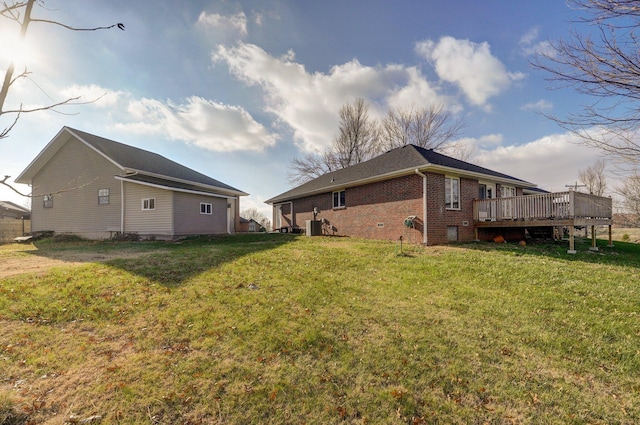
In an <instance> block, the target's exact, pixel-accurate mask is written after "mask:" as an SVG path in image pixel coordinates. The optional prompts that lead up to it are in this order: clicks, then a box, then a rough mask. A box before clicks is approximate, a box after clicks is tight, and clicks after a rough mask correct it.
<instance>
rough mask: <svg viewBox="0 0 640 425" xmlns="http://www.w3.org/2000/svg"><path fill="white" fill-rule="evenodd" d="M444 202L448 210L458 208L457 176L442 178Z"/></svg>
mask: <svg viewBox="0 0 640 425" xmlns="http://www.w3.org/2000/svg"><path fill="white" fill-rule="evenodd" d="M444 203H445V208H447V209H450V210H459V209H460V179H459V178H457V177H445V178H444Z"/></svg>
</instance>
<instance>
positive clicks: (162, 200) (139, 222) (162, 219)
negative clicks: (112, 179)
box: [124, 182, 173, 236]
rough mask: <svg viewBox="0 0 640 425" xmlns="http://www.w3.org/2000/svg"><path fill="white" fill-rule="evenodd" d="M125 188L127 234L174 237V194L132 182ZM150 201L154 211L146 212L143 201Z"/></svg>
mask: <svg viewBox="0 0 640 425" xmlns="http://www.w3.org/2000/svg"><path fill="white" fill-rule="evenodd" d="M124 188H125V189H124V193H125V219H124V228H125V232H126V233H137V234H139V235H141V236H145V235H156V236H171V235H173V207H172V205H173V192H171V191H170V190H164V189H159V188H155V187H150V186H145V185H141V184H135V183H130V182H125V184H124ZM150 199H153V200H154V201H153V204H154V205H153V206H154V209H148V210H144V209H143V208H144V202H143V200H147V201H148V200H150ZM148 206H150V205H148Z"/></svg>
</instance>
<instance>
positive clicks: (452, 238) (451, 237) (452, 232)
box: [447, 226, 458, 242]
mask: <svg viewBox="0 0 640 425" xmlns="http://www.w3.org/2000/svg"><path fill="white" fill-rule="evenodd" d="M447 241H449V242H457V241H458V226H447Z"/></svg>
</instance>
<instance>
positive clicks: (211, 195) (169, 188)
mask: <svg viewBox="0 0 640 425" xmlns="http://www.w3.org/2000/svg"><path fill="white" fill-rule="evenodd" d="M115 178H116V180H122V181H124V182H127V183H133V184H139V185H141V186H149V187H155V188H156V189H163V190H169V191H172V192H182V193H191V194H194V195H203V196H209V197H212V198H225V199H237V198H238V197H237V196H232V195H221V194H219V193H210V192H200V191H197V190H189V189H180V188H177V187H171V186H163V185H160V184H155V183H147V182H141V181H138V180H131V179H128V178H126V177H121V176H115Z"/></svg>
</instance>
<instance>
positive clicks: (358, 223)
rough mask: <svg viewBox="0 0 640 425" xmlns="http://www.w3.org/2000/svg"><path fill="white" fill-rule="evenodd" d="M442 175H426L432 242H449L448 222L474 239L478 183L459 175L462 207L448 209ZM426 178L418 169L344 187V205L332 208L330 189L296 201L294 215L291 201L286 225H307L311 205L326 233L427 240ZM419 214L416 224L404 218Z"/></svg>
mask: <svg viewBox="0 0 640 425" xmlns="http://www.w3.org/2000/svg"><path fill="white" fill-rule="evenodd" d="M444 182H445V176H444V174H435V173H428V174H427V193H428V201H427V206H428V210H427V216H428V223H427V236H428V244H429V245H439V244H445V243H447V242H448V239H447V230H448V227H449V226H452V227H456V228H457V232H458V240H459V241H473V240H474V238H475V235H474V231H473V199H474V198H476V197H477V196H478V182H477V181H476V180H471V179H464V178H461V179H460V198H461V208H460V210H447V209H445V204H444V202H445V201H444V200H445V194H444V187H445V183H444ZM422 188H423V179H422V177H421V176H419V175H417V174H412V175H408V176H403V177H398V178H394V179H389V180H385V181H381V182H375V183H370V184H366V185H362V186H357V187H349V188H346V189H345V202H346V207H345V208H341V209H333V208H332V204H333V194H332V192H328V193H323V194H319V195H314V196H308V197H304V198H300V199H296V200H294V201H293V213H294V217H293V220H291V212H290V208H289V204H288V203H287V204H284V205H283V210H282V211H283V215H284V217H283V218H284V219H283V225H294V226H298V227H301V228H305V224H306V220H312V219H313V208H314V207H317V208H318V209H319V210H320V214H319V215H318V217H317V218H318V219H319V220H323V221H324V223H325V224H324V226H323V228H324V232H325V233H326V234H332V235H340V236H355V237H361V238H367V239H382V240H397V239H398V238H399V237H400V236H402V237H403V239H404V240H405V241H409V242H415V243H422V242H423V230H424V226H423V219H424V217H423V207H422V199H423V198H422ZM409 216H416V220H415V228H413V229H412V228H407V227H406V226H405V225H404V221H405V219H406V218H407V217H409Z"/></svg>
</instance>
